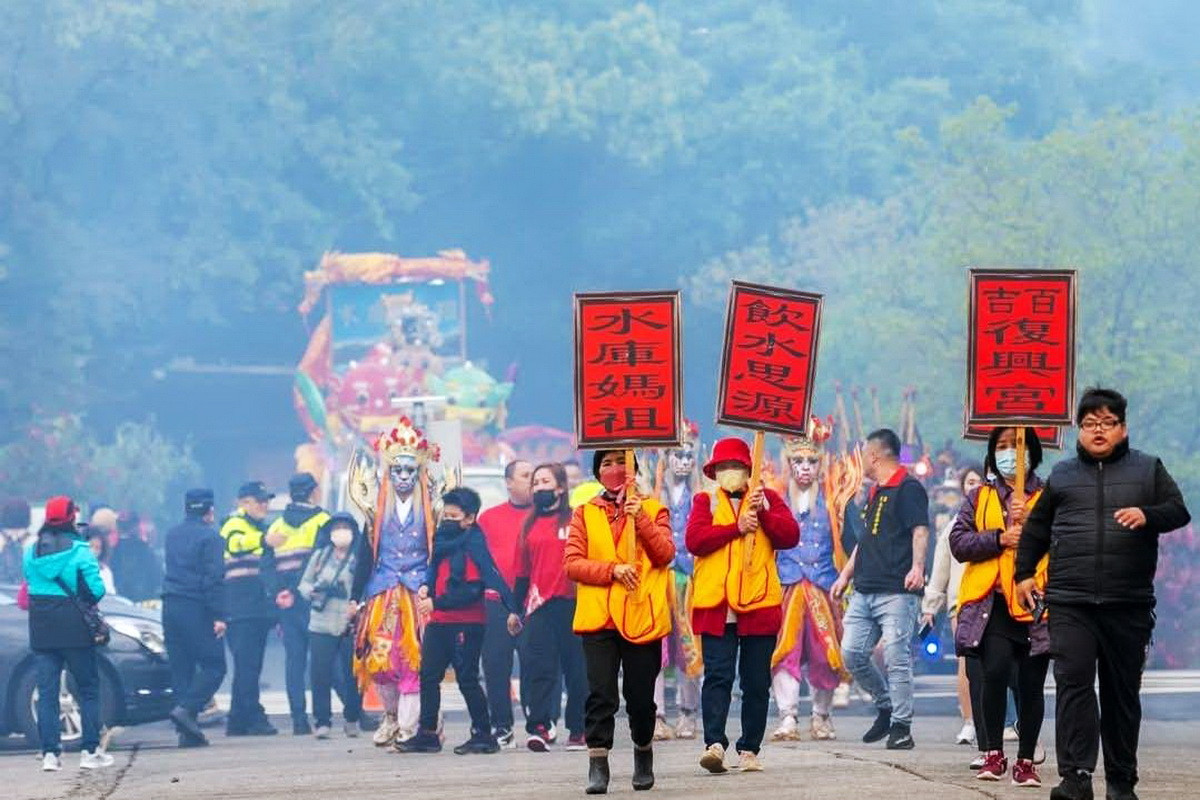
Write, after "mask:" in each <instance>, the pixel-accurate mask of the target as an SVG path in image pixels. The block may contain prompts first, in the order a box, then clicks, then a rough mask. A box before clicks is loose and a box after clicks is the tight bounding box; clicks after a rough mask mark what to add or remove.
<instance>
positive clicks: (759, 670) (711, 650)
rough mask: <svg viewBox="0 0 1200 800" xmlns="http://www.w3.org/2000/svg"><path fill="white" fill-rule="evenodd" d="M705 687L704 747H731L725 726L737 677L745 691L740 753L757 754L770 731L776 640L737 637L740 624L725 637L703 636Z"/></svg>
mask: <svg viewBox="0 0 1200 800" xmlns="http://www.w3.org/2000/svg"><path fill="white" fill-rule="evenodd" d="M700 649H701V651H702V652H703V653H704V683H703V684H702V685H701V687H700V712H701V715H702V716H703V718H704V744H705V746H708V745H711V744H720V745H721V746H722V747H725V748H728V747H729V739H728V737H726V735H725V723H726V722H727V721H728V719H729V704H730V700H731V698H732V695H733V679H734V676H735V675H736V676H737V678H738V680H739V682H740V686H741V689H742V735H741V737H740V738H739V739H738V740H737V751H738V752H739V753H744V752H745V753H757V752H758V751H759V749H760V748H761V747H762V741H763V735H764V734H765V733H766V730H767V713H768V710H769V706H770V702H771V694H770V693H771V653H772V652H773V651H774V650H775V637H774V636H738V634H737V624H736V623H733V622H730V623H727V624H726V625H725V635H724V636H713V635H711V634H707V633H706V634H703V635H702V636H701V647H700Z"/></svg>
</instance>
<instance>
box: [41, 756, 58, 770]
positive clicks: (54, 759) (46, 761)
mask: <svg viewBox="0 0 1200 800" xmlns="http://www.w3.org/2000/svg"><path fill="white" fill-rule="evenodd" d="M60 769H62V759H61V758H59V757H58V753H45V754H44V755H43V756H42V772H58V771H59V770H60Z"/></svg>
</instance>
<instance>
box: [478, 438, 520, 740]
mask: <svg viewBox="0 0 1200 800" xmlns="http://www.w3.org/2000/svg"><path fill="white" fill-rule="evenodd" d="M532 477H533V465H532V464H530V463H529V462H528V461H520V460H518V461H512V462H509V464H508V466H506V467H505V468H504V485H505V488H506V489H508V501H507V502H504V503H501V504H500V505H498V506H492V507H491V508H489V509H488V510H487V511H485V512H483V514H481V515H480V517H479V527H480V528H481V529H482V530H483V535H484V537H486V538H487V543H488V549H489V550H491V551H492V557H493V558H494V559H495V560H496V568H497V569H499V570H500V576H501V577H502V578H504V582H505V583H506V584H508V587H509V588H510V589H511V588H513V587H514V586H516V581H517V569H518V565H519V549H520V539H521V526H522V525H524V524H525V520H526V518H528V516H529V514H530V512H531V511H532V510H533V500H532V490H531V482H532ZM483 599H484V606H485V607H486V608H487V628H486V629H485V630H484V634H483V682H484V686H485V688H486V689H487V696H488V705H489V706H490V707H491V717H492V725H493V726H494V728H495V731H494V733H495V736H496V743H497V744H499V745H500V746H501V747H504V748H508V747H512V746H513V710H512V688H511V686H512V684H511V680H512V671H513V653H514V652H516V651H517V650H518V648H519V644H518V640H517V639H515V638H513V637H512V636H509V635H508V628H507V622H506V620H507V618H508V611H507V610H506V609H505V608H504V604H503V603H501V602H500V595H499V594H497V593H496V592H494V591H492V590H490V589H489V590H488V591H486V592H484V595H483ZM521 706H522V707H524V706H525V698H524V692H522V698H521Z"/></svg>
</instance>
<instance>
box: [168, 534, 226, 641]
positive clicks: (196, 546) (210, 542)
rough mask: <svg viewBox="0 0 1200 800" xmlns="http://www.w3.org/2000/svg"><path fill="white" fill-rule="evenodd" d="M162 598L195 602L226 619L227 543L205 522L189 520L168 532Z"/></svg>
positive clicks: (217, 616)
mask: <svg viewBox="0 0 1200 800" xmlns="http://www.w3.org/2000/svg"><path fill="white" fill-rule="evenodd" d="M164 551H165V554H166V558H165V560H166V570H165V572H164V573H163V599H164V600H166V599H168V598H177V599H186V600H192V601H194V602H197V603H200V604H201V605H203V606H204V609H205V610H206V611H207V612H208V615H209V616H210V617H212V619H214V620H216V619H221V620H223V619H225V617H226V610H225V540H224V539H222V538H221V534H219V533H217V529H216V528H214V527H213V526H212V525H209V524H207V523H206V522H205V521H204V520H203V519H199V518H196V517H188V518H187V519H186V520H184V521H183V522H182V523H181V524H179V525H176V526H175V527H174V528H172V529H171V530H170V531H168V532H167V538H166V543H165V546H164Z"/></svg>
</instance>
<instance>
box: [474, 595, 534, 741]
mask: <svg viewBox="0 0 1200 800" xmlns="http://www.w3.org/2000/svg"><path fill="white" fill-rule="evenodd" d="M484 605H485V606H486V607H487V629H486V630H485V631H484V633H483V682H484V687H485V688H486V689H487V698H488V711H489V712H490V713H491V717H492V725H493V726H495V727H496V728H507V729H509V730H511V729H512V726H513V707H512V671H513V654H514V653H516V651H517V637H515V636H513V635H511V634H510V633H509V632H508V609H506V608H505V607H504V604H503V603H501V602H500V601H499V600H485V601H484ZM522 694H523V693H522ZM522 700H524V698H523V697H522ZM522 705H524V703H523V702H522Z"/></svg>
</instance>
